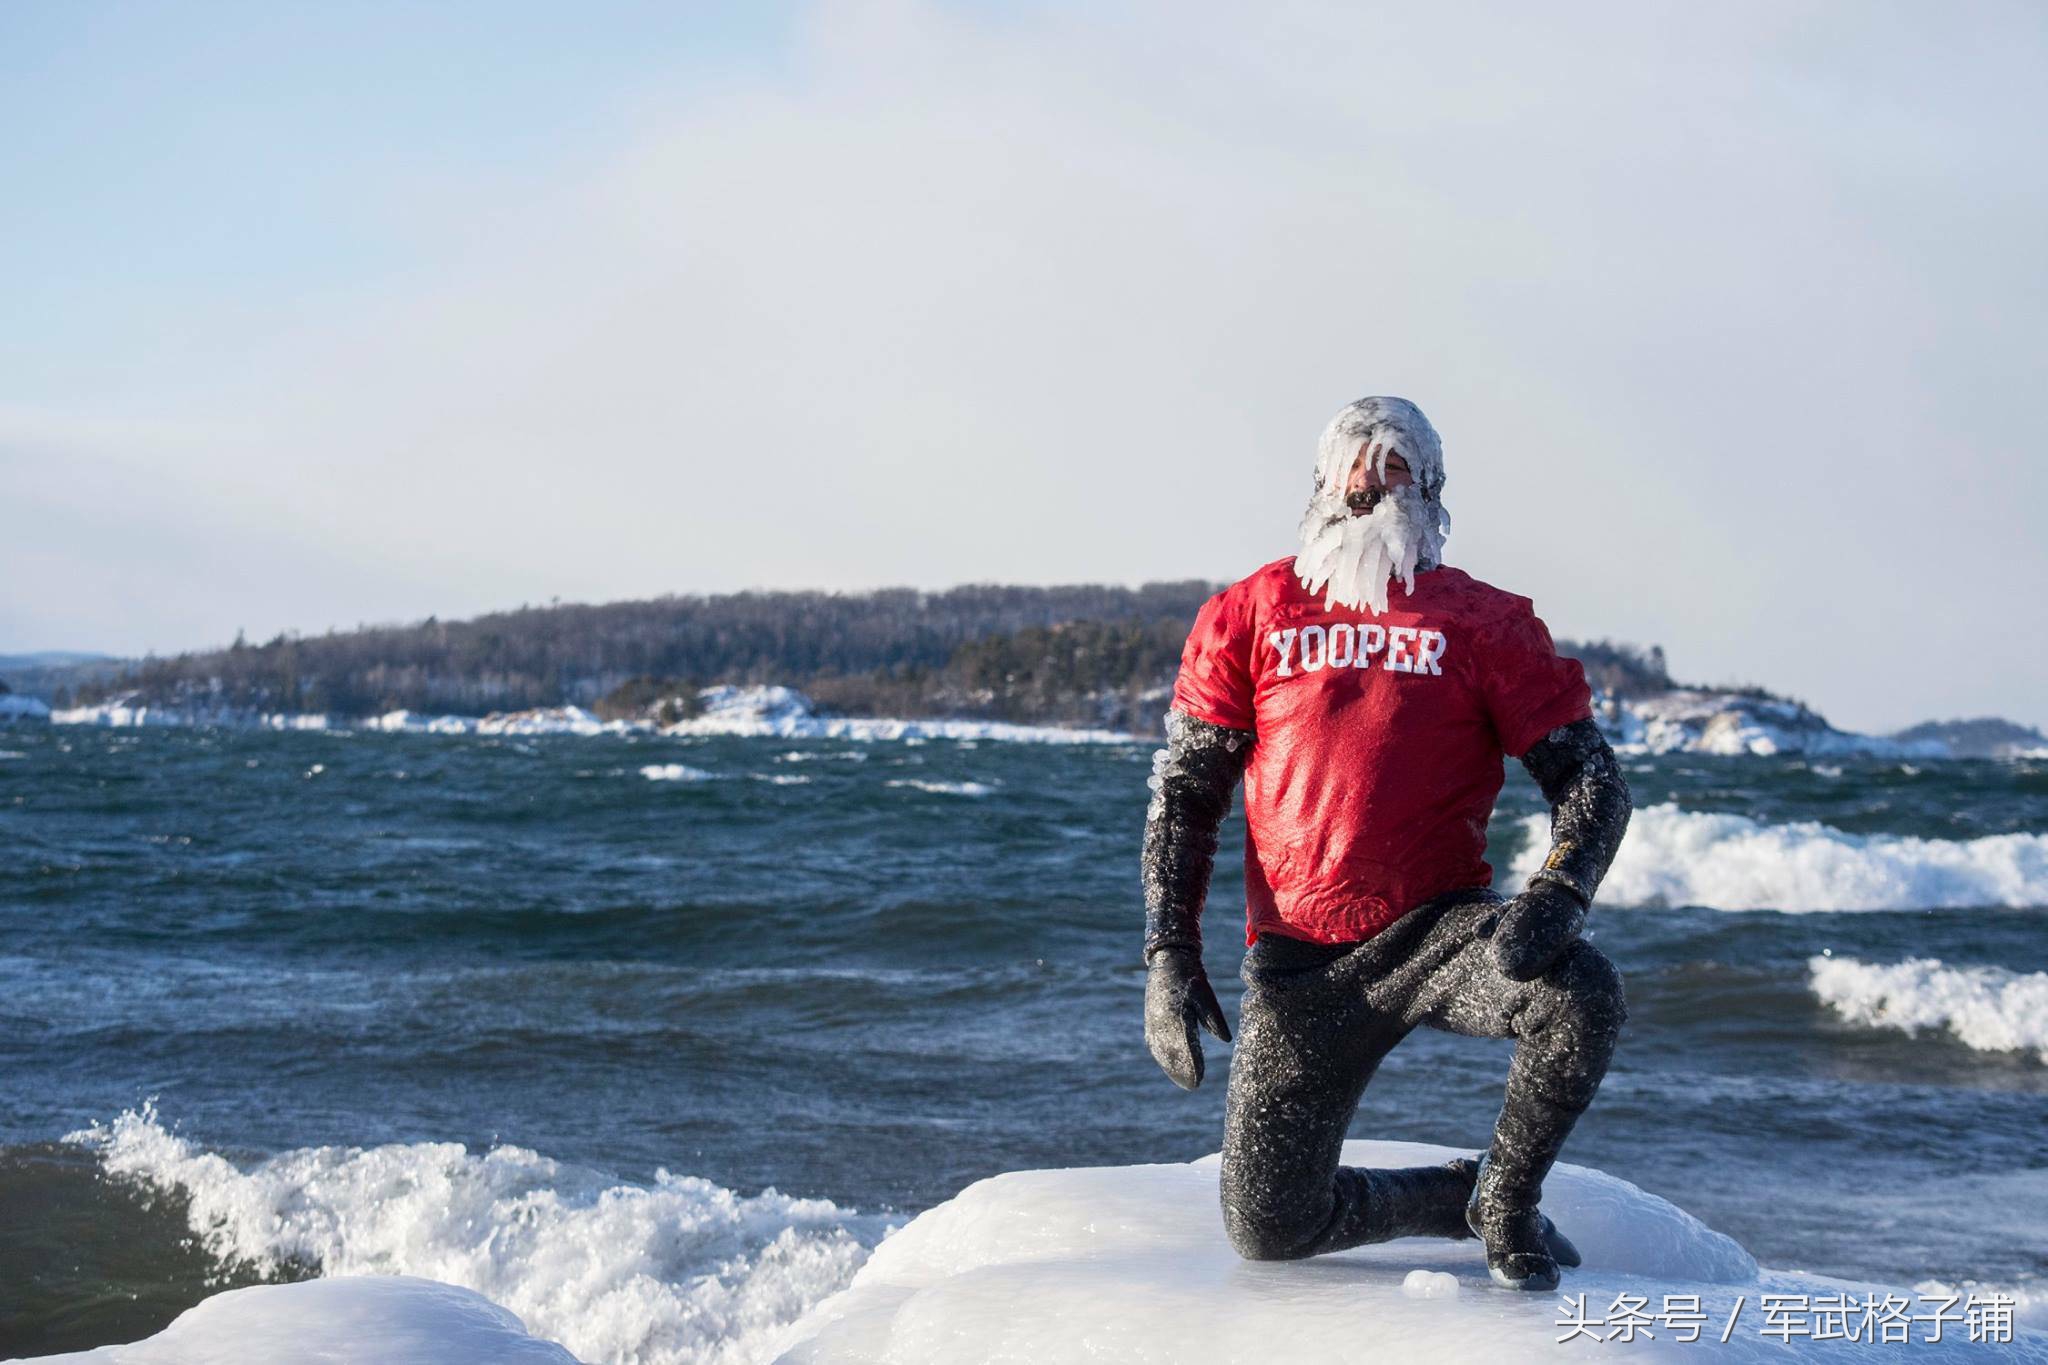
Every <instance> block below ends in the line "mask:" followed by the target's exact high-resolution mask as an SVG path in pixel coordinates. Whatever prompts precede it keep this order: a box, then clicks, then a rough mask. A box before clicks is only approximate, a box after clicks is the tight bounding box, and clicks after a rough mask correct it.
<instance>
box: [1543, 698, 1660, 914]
mask: <svg viewBox="0 0 2048 1365" xmlns="http://www.w3.org/2000/svg"><path fill="white" fill-rule="evenodd" d="M1522 766H1523V767H1524V768H1527V769H1528V770H1529V775H1530V776H1531V777H1533V778H1535V779H1536V785H1537V786H1539V787H1541V788H1542V789H1543V799H1544V800H1546V801H1548V802H1549V803H1550V856H1549V857H1547V858H1545V859H1544V861H1543V867H1542V869H1541V870H1539V871H1538V872H1537V873H1536V875H1535V876H1534V877H1533V878H1531V880H1532V881H1545V882H1552V883H1554V884H1556V885H1558V886H1562V887H1564V888H1565V889H1566V890H1568V891H1571V892H1572V893H1573V894H1574V895H1576V896H1577V897H1578V898H1579V899H1580V900H1581V901H1583V902H1584V903H1586V904H1588V905H1591V904H1592V902H1593V895H1594V893H1595V892H1596V891H1598V890H1599V889H1600V879H1601V878H1602V877H1604V876H1606V875H1607V867H1608V864H1610V863H1612V862H1613V861H1614V853H1615V850H1616V849H1618V848H1620V847H1621V836H1622V835H1623V834H1624V833H1626V832H1627V830H1628V817H1629V811H1630V810H1631V809H1632V808H1633V804H1634V803H1633V801H1632V799H1631V798H1630V796H1629V790H1628V779H1627V778H1625V777H1623V776H1622V773H1621V764H1620V763H1619V762H1618V761H1617V760H1616V759H1615V757H1614V750H1613V749H1611V748H1609V747H1608V745H1607V740H1606V737H1605V736H1603V735H1602V734H1601V733H1600V727H1599V726H1598V725H1596V724H1594V723H1593V722H1592V721H1591V720H1580V721H1573V722H1572V723H1571V724H1570V725H1560V726H1559V727H1558V728H1557V729H1555V730H1552V731H1551V732H1550V733H1549V734H1547V735H1545V736H1544V737H1543V738H1542V739H1540V740H1538V741H1537V742H1536V744H1535V746H1534V747H1532V748H1531V749H1530V750H1529V752H1528V753H1527V754H1526V755H1524V756H1523V758H1522Z"/></svg>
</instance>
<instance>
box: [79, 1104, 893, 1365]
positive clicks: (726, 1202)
mask: <svg viewBox="0 0 2048 1365" xmlns="http://www.w3.org/2000/svg"><path fill="white" fill-rule="evenodd" d="M67 1141H71V1142H76V1143H81V1144H84V1145H87V1146H90V1147H93V1148H95V1149H96V1150H97V1151H98V1152H99V1153H100V1158H101V1161H102V1163H103V1165H104V1167H105V1169H106V1171H107V1172H108V1174H110V1175H112V1176H115V1177H124V1178H129V1179H134V1180H137V1181H140V1182H143V1183H145V1184H147V1185H149V1186H152V1187H155V1188H158V1189H163V1190H175V1191H178V1192H180V1193H182V1194H183V1195H184V1196H185V1198H186V1199H187V1200H188V1201H189V1212H188V1218H189V1220H190V1223H191V1227H192V1230H193V1232H194V1233H195V1234H196V1235H197V1236H198V1237H199V1238H200V1239H201V1240H202V1241H203V1243H204V1244H205V1246H206V1248H207V1250H208V1251H209V1252H210V1253H211V1254H212V1255H213V1256H214V1257H216V1258H217V1259H219V1260H221V1261H223V1262H227V1263H234V1262H243V1263H248V1264H250V1265H253V1266H255V1267H257V1268H258V1269H260V1270H265V1271H276V1270H279V1269H282V1268H284V1267H287V1266H294V1265H296V1266H302V1267H317V1268H318V1269H319V1271H320V1273H321V1274H322V1275H323V1276H343V1275H393V1274H397V1275H411V1276H419V1277H422V1278H426V1279H431V1280H437V1281H441V1282H443V1283H446V1284H452V1285H457V1286H461V1287H462V1288H465V1289H470V1290H474V1291H476V1292H477V1293H480V1294H482V1295H484V1296H485V1297H486V1298H488V1299H490V1300H491V1301H492V1302H494V1303H497V1304H500V1305H503V1306H504V1307H505V1308H508V1309H510V1310H511V1311H512V1312H513V1313H516V1314H517V1315H518V1317H519V1318H520V1319H521V1320H522V1321H523V1322H524V1323H525V1325H526V1327H527V1329H528V1330H530V1331H531V1332H532V1333H533V1334H534V1335H536V1336H538V1337H543V1338H548V1339H551V1340H554V1341H558V1342H560V1343H561V1344H562V1345H564V1346H566V1347H568V1348H569V1350H570V1351H572V1352H574V1354H575V1355H576V1356H577V1357H578V1358H579V1359H581V1360H584V1361H589V1362H593V1365H596V1363H597V1362H633V1365H676V1363H678V1362H685V1361H688V1362H706V1363H709V1362H717V1363H718V1365H739V1363H740V1362H754V1361H760V1360H763V1359H765V1358H766V1354H767V1350H768V1347H769V1345H770V1344H771V1342H772V1339H773V1337H774V1336H775V1335H776V1333H777V1332H778V1331H779V1330H780V1329H781V1328H783V1327H784V1326H786V1325H787V1324H788V1323H790V1322H791V1321H793V1320H794V1319H795V1318H796V1317H797V1316H798V1315H799V1314H800V1313H802V1312H803V1311H804V1310H805V1309H806V1308H808V1307H809V1306H810V1305H812V1304H814V1303H815V1302H817V1301H818V1300H819V1299H820V1298H822V1297H824V1296H825V1295H826V1294H829V1293H831V1292H832V1291H834V1290H836V1289H838V1288H840V1287H841V1286H843V1285H844V1284H846V1283H847V1281H848V1280H849V1279H850V1278H851V1277H852V1275H853V1272H854V1271H855V1270H856V1269H857V1268H858V1267H859V1266H860V1264H861V1262H862V1261H864V1260H865V1259H866V1258H867V1255H868V1247H869V1246H870V1245H871V1244H872V1243H873V1242H874V1241H875V1240H876V1239H877V1238H878V1237H880V1235H881V1234H882V1232H883V1231H884V1228H883V1226H882V1223H881V1220H879V1219H875V1218H871V1217H862V1216H860V1215H857V1214H852V1213H849V1212H848V1211H847V1210H844V1209H841V1208H839V1207H837V1206H836V1205H834V1204H832V1203H830V1202H829V1201H826V1200H822V1199H795V1198H790V1197H787V1196H784V1195H781V1194H777V1193H776V1192H775V1191H773V1190H767V1191H764V1192H762V1193H761V1194H759V1195H755V1196H752V1197H743V1196H741V1195H738V1194H735V1193H734V1192H733V1191H731V1190H728V1189H724V1188H722V1187H720V1186H718V1185H716V1184H713V1183H712V1182H710V1181H708V1180H702V1179H699V1178H696V1177H694V1176H675V1175H670V1174H669V1173H668V1172H666V1171H662V1172H658V1173H657V1175H656V1177H655V1180H654V1181H653V1183H651V1184H648V1185H633V1184H622V1183H619V1182H617V1181H614V1180H612V1179H610V1178H608V1177H606V1176H603V1175H601V1174H599V1173H597V1172H595V1171H591V1170H587V1169H583V1168H579V1167H576V1166H571V1165H568V1164H566V1163H562V1162H557V1161H552V1160H549V1159H548V1158H546V1157H543V1156H540V1155H539V1154H537V1153H535V1152H532V1151H528V1150H526V1149H524V1148H520V1147H496V1148H493V1149H491V1150H489V1151H487V1152H482V1153H476V1152H471V1151H469V1150H467V1149H466V1148H464V1147H463V1146H462V1145H461V1144H459V1143H408V1144H393V1145H389V1146H383V1147H373V1148H367V1149H366V1148H358V1147H313V1148H302V1149H299V1150H295V1151H289V1152H285V1153H282V1154H280V1155H278V1156H274V1157H272V1158H270V1159H269V1160H267V1161H263V1162H261V1163H260V1164H257V1165H254V1166H252V1167H248V1168H246V1169H245V1168H243V1167H240V1166H237V1165H236V1164H234V1163H232V1162H230V1161H228V1160H227V1159H226V1158H225V1157H222V1156H220V1155H218V1154H216V1153H212V1152H208V1151H204V1150H202V1149H200V1148H198V1147H196V1146H194V1145H193V1144H192V1143H190V1142H187V1141H186V1140H185V1139H183V1138H180V1137H178V1136H177V1135H175V1134H173V1133H171V1132H169V1131H168V1130H166V1129H165V1128H164V1127H163V1126H162V1124H160V1123H159V1122H158V1120H157V1116H156V1114H155V1112H154V1111H153V1110H152V1109H150V1108H145V1109H143V1110H142V1111H141V1112H133V1111H131V1112H128V1113H124V1114H122V1115H121V1116H120V1117H119V1118H118V1119H116V1120H114V1122H112V1123H110V1124H105V1125H95V1126H94V1127H92V1128H90V1129H87V1130H85V1131H83V1132H79V1133H74V1134H72V1135H71V1136H70V1137H69V1138H68V1139H67ZM351 1358H353V1357H351Z"/></svg>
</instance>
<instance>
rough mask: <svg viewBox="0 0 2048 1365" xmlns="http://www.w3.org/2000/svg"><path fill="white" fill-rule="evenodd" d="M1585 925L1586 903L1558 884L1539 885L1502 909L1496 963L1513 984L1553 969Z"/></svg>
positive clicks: (1496, 931) (1497, 926)
mask: <svg viewBox="0 0 2048 1365" xmlns="http://www.w3.org/2000/svg"><path fill="white" fill-rule="evenodd" d="M1585 924H1586V903H1585V902H1584V901H1582V900H1580V899H1579V898H1578V897H1577V896H1576V895H1574V894H1573V893H1572V892H1571V891H1569V890H1567V889H1565V888H1564V887H1562V886H1559V885H1558V884H1557V883H1556V882H1543V881H1540V882H1536V883H1535V884H1533V885H1532V886H1530V888H1529V889H1528V890H1527V891H1524V892H1523V893H1522V894H1521V895H1519V896H1517V897H1515V898H1514V899H1513V900H1511V901H1509V902H1508V903H1507V904H1506V905H1503V906H1502V907H1501V908H1500V917H1499V919H1498V921H1497V922H1496V923H1495V925H1494V930H1493V960H1494V961H1495V962H1496V963H1498V964H1500V969H1501V972H1502V973H1503V974H1504V975H1506V976H1507V978H1508V979H1509V980H1511V981H1534V980H1535V979H1536V978H1537V977H1539V976H1541V975H1543V973H1545V972H1547V971H1549V970H1550V964H1551V963H1553V962H1555V961H1557V959H1558V957H1559V956H1560V955H1562V954H1563V952H1564V950H1565V949H1566V948H1569V947H1570V946H1571V943H1572V940H1573V939H1575V938H1577V937H1578V936H1579V930H1580V929H1582V928H1584V927H1585Z"/></svg>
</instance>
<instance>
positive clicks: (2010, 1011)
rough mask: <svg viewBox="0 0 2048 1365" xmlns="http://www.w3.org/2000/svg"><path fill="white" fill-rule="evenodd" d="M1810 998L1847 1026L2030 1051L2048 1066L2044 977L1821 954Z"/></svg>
mask: <svg viewBox="0 0 2048 1365" xmlns="http://www.w3.org/2000/svg"><path fill="white" fill-rule="evenodd" d="M1806 966H1807V971H1808V972H1809V974H1810V976H1811V980H1812V986H1813V993H1814V994H1815V995H1817V996H1819V997H1820V999H1821V1001H1822V1003H1824V1004H1826V1005H1827V1006H1828V1007H1829V1008H1830V1009H1832V1010H1834V1011H1835V1013H1837V1014H1839V1015H1841V1016H1842V1017H1843V1018H1844V1019H1846V1020H1848V1021H1849V1022H1850V1023H1852V1024H1865V1025H1868V1026H1870V1027H1872V1028H1893V1029H1899V1030H1901V1031H1903V1032H1905V1033H1907V1034H1908V1035H1912V1034H1917V1033H1918V1032H1919V1031H1920V1030H1922V1029H1938V1030H1941V1031H1944V1032H1947V1033H1949V1034H1952V1035H1953V1036H1954V1037H1956V1038H1958V1039H1960V1040H1961V1041H1962V1042H1963V1043H1964V1044H1966V1045H1967V1046H1969V1047H1972V1048H1975V1049H1977V1050H1978V1051H1979V1052H2024V1051H2028V1050H2031V1051H2032V1052H2033V1053H2034V1054H2035V1055H2036V1056H2037V1057H2038V1058H2040V1060H2041V1061H2043V1062H2048V972H2015V971H2010V970H2008V969H2006V968H2004V967H1985V966H1957V967H1951V966H1947V965H1945V964H1943V963H1942V961H1941V960H1940V959H1939V958H1931V957H1910V958H1907V959H1906V960H1905V961H1904V962H1897V963H1892V964H1889V965H1887V964H1883V963H1875V962H1863V961H1859V960H1858V959H1856V958H1853V957H1834V956H1831V955H1828V954H1821V955H1819V956H1816V957H1811V958H1808V959H1807V962H1806Z"/></svg>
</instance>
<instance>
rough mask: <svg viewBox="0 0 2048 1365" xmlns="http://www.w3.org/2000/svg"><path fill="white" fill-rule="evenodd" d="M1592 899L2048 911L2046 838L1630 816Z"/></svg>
mask: <svg viewBox="0 0 2048 1365" xmlns="http://www.w3.org/2000/svg"><path fill="white" fill-rule="evenodd" d="M1522 832H1523V836H1524V837H1523V843H1522V849H1521V852H1520V853H1518V854H1517V855H1516V857H1515V859H1514V863H1513V865H1512V868H1511V871H1512V874H1513V876H1514V878H1515V879H1517V880H1519V879H1522V878H1526V877H1528V876H1529V875H1530V874H1531V873H1533V872H1535V871H1536V870H1537V868H1539V867H1540V866H1541V865H1542V860H1543V858H1544V856H1545V854H1546V853H1547V851H1548V850H1549V847H1550V822H1549V817H1548V816H1541V815H1537V816H1530V817H1528V818H1526V819H1524V820H1523V821H1522ZM1600 899H1601V900H1602V901H1606V902H1612V903H1615V904H1621V905H1703V906H1710V907H1713V908H1714V909H1718V910H1788V911H1804V910H1916V909H1955V908H1962V907H1975V906H2000V907H2006V908H2024V907H2031V906H2041V905H2048V835H2044V834H1994V835H1986V836H1985V837H1983V838H1979V839H1920V838H1913V837H1909V836H1902V835H1888V834H1850V833H1846V832H1845V831H1842V830H1838V829H1834V828H1831V827H1830V826H1827V825H1822V824H1818V823H1815V822H1812V821H1798V822H1795V823H1791V824H1782V825H1772V824H1765V823H1763V822H1761V821H1758V820H1752V819H1750V818H1749V817H1747V816H1743V815H1731V814H1725V813H1715V812H1705V811H1686V810H1680V809H1679V808H1678V807H1677V806H1676V805H1675V804H1670V803H1666V804H1664V805H1658V806H1650V807H1647V808H1645V809H1642V810H1638V811H1637V812H1636V813H1635V815H1634V817H1633V818H1632V819H1631V820H1630V822H1629V829H1628V837H1627V838H1625V839H1624V840H1622V844H1621V849H1620V851H1619V852H1618V853H1617V854H1616V855H1615V859H1614V865H1613V866H1612V867H1611V868H1610V869H1609V870H1608V873H1607V877H1606V880H1605V881H1603V882H1602V883H1601V885H1600Z"/></svg>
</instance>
